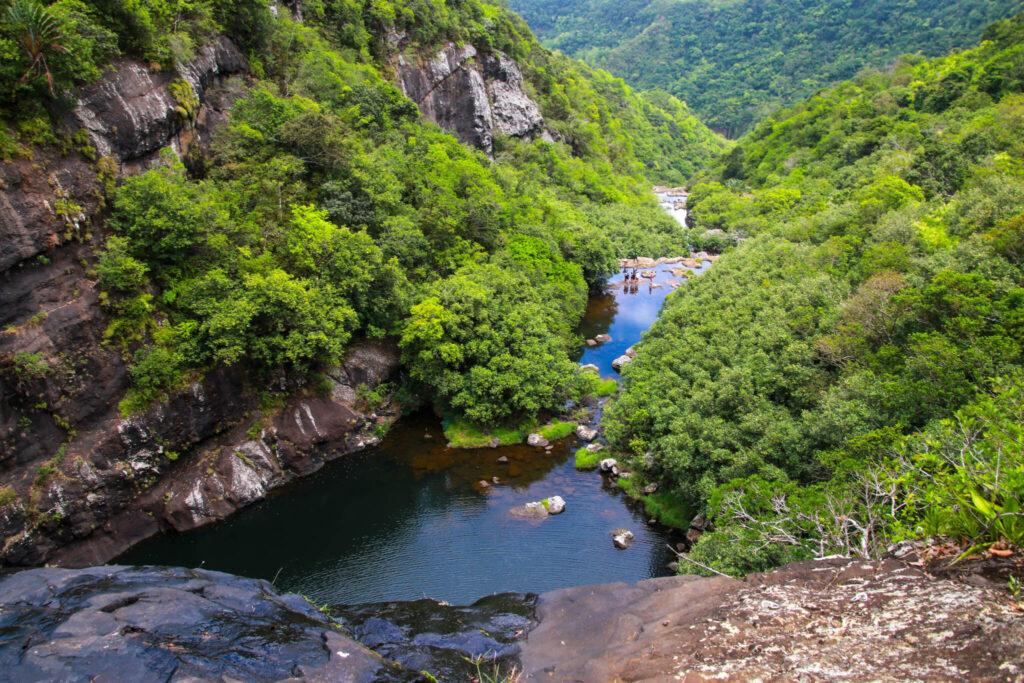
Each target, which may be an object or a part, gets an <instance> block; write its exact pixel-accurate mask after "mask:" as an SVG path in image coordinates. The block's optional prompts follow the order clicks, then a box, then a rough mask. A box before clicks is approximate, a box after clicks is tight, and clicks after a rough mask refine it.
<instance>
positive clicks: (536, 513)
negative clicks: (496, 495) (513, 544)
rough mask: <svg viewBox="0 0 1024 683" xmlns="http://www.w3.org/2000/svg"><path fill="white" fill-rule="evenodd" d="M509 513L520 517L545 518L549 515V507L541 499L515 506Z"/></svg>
mask: <svg viewBox="0 0 1024 683" xmlns="http://www.w3.org/2000/svg"><path fill="white" fill-rule="evenodd" d="M508 513H509V514H510V515H511V516H513V517H518V518H519V519H545V518H546V517H547V516H548V511H547V508H545V507H544V505H543V503H541V502H540V501H539V500H537V501H534V502H532V503H526V504H524V505H519V506H517V507H514V508H512V509H511V510H509V511H508Z"/></svg>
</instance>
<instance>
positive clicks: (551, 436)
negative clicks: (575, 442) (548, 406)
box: [537, 420, 576, 441]
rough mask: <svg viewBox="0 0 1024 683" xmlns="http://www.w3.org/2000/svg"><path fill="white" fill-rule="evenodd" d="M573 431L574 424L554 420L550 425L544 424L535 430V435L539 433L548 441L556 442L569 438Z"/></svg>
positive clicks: (574, 429)
mask: <svg viewBox="0 0 1024 683" xmlns="http://www.w3.org/2000/svg"><path fill="white" fill-rule="evenodd" d="M575 431H576V423H575V422H562V421H560V420H555V421H554V422H552V423H550V424H546V425H544V426H543V427H540V428H539V429H538V430H537V433H539V434H540V435H541V436H543V437H544V438H545V439H547V440H548V441H558V440H559V439H564V438H565V437H567V436H569V435H570V434H572V433H574V432H575Z"/></svg>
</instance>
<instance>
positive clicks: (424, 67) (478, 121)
mask: <svg viewBox="0 0 1024 683" xmlns="http://www.w3.org/2000/svg"><path fill="white" fill-rule="evenodd" d="M395 70H396V72H397V74H398V82H399V87H400V88H401V89H402V92H403V93H404V94H405V95H406V96H407V97H409V98H410V99H411V100H413V101H414V102H415V103H416V104H417V105H418V106H419V108H420V112H421V113H422V114H423V116H424V118H426V119H427V120H429V121H432V122H434V123H436V124H437V125H438V126H440V127H441V128H443V129H444V130H446V131H448V132H449V133H451V134H453V135H454V136H455V137H457V138H458V139H459V140H460V141H462V142H464V143H466V144H468V145H472V146H474V147H476V148H477V149H480V150H482V151H484V152H485V153H487V154H488V155H490V154H492V153H493V151H494V145H493V143H494V136H495V135H509V136H512V137H517V138H525V139H534V138H537V137H541V136H542V135H544V134H545V131H544V119H543V117H542V116H541V114H540V108H539V107H538V106H537V103H536V102H534V101H533V100H532V99H530V96H529V95H527V94H526V91H525V90H523V75H522V73H521V72H520V71H519V67H518V65H516V63H515V62H514V61H513V60H512V59H510V58H509V57H508V56H506V55H504V54H502V53H501V52H495V53H492V54H485V55H481V54H478V52H477V50H476V48H475V47H473V46H472V45H469V44H466V45H463V46H462V47H458V46H456V45H455V44H454V43H449V44H448V45H447V46H446V47H445V48H444V49H443V50H441V51H440V52H438V53H437V54H436V55H435V56H434V57H433V58H432V59H430V60H429V61H426V62H423V63H422V64H414V63H412V62H410V61H409V60H408V59H407V58H406V57H405V56H404V55H398V57H396V59H395Z"/></svg>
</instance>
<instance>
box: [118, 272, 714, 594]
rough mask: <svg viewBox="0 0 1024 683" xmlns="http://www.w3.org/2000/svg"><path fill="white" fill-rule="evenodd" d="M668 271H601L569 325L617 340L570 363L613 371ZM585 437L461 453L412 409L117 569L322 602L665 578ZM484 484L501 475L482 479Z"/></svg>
mask: <svg viewBox="0 0 1024 683" xmlns="http://www.w3.org/2000/svg"><path fill="white" fill-rule="evenodd" d="M708 265H709V263H707V262H705V263H704V267H705V268H706V267H707V266H708ZM673 267H674V266H671V265H663V266H658V267H656V268H655V270H656V271H657V276H656V278H655V279H654V282H653V284H652V283H649V282H648V281H647V280H641V282H640V283H639V285H637V286H633V287H629V286H624V275H623V274H622V273H618V274H616V275H614V276H613V277H611V278H609V281H608V285H607V288H606V290H605V292H604V293H603V294H602V295H600V296H596V297H593V298H592V299H591V300H590V302H589V304H588V307H587V311H586V314H585V317H584V319H583V321H582V323H581V326H580V333H581V334H582V335H583V336H584V337H585V338H593V337H594V336H596V335H598V334H608V335H610V336H611V338H612V341H610V342H607V343H604V344H600V345H598V346H595V347H584V348H582V349H581V351H580V353H579V358H578V360H579V362H580V363H584V364H586V363H593V364H595V365H597V366H598V368H600V373H601V375H602V377H617V374H616V373H615V371H614V370H613V369H612V367H611V362H612V360H614V359H615V358H616V357H618V356H620V355H622V354H623V353H624V352H625V350H626V349H627V348H628V347H629V346H631V345H633V344H635V343H636V342H638V341H639V340H640V337H641V335H642V333H643V332H644V331H645V330H646V329H647V328H648V327H650V325H651V323H653V322H654V320H655V319H656V318H657V316H658V313H659V311H660V310H661V306H662V303H663V302H664V300H665V297H666V296H667V295H668V293H669V292H671V291H672V290H671V287H669V286H667V285H665V284H663V283H665V282H666V281H667V280H670V279H671V278H672V275H671V273H669V269H671V268H673ZM659 284H660V285H662V286H660V287H659V286H655V285H659ZM581 445H582V444H580V443H579V442H578V441H577V440H576V439H575V438H573V437H570V438H569V439H566V440H563V441H561V442H558V443H557V444H556V445H555V448H554V449H553V450H552V451H551V452H550V453H548V452H545V451H544V450H543V449H538V448H530V447H528V446H525V445H523V446H513V447H504V448H495V449H492V448H484V449H473V450H456V449H451V448H448V447H447V445H446V444H445V440H444V437H443V434H442V431H441V425H440V423H439V421H438V420H437V419H436V418H435V417H434V416H433V415H431V414H429V413H426V412H424V413H420V414H417V415H413V416H410V417H407V418H403V419H402V420H401V421H399V422H398V423H397V424H396V425H395V427H394V428H393V429H392V430H391V432H390V433H389V434H388V435H387V436H386V437H385V439H384V441H383V442H382V444H381V445H380V446H379V447H377V448H375V449H372V450H370V451H367V452H364V453H360V454H356V455H351V456H347V457H345V458H342V459H340V460H338V461H335V462H333V463H330V464H328V465H327V466H325V467H324V468H323V469H322V470H321V471H320V472H318V473H316V474H314V475H312V476H310V477H308V478H305V479H302V480H298V481H296V482H294V483H293V484H291V485H290V486H288V487H285V488H283V489H280V490H278V491H275V492H273V493H271V495H270V496H268V498H267V499H266V500H264V501H262V502H260V503H258V504H256V505H253V506H252V507H249V508H247V509H245V510H242V511H240V512H239V513H237V514H236V515H234V516H232V517H231V518H229V519H227V520H225V521H223V522H220V523H218V524H215V525H212V526H210V527H206V528H203V529H198V530H196V531H192V532H188V533H185V534H165V535H161V536H157V537H154V538H152V539H150V540H148V541H145V542H143V543H141V544H140V545H138V546H136V547H135V548H133V549H131V550H130V551H128V552H127V553H125V554H124V555H122V556H121V557H119V558H117V562H118V563H127V564H158V565H159V564H166V565H176V566H191V567H198V566H202V567H204V568H206V569H215V570H219V571H225V572H230V573H234V574H240V575H243V576H250V577H258V578H264V579H268V580H273V581H275V583H276V585H277V586H278V587H279V588H282V589H284V590H287V591H293V592H298V593H302V594H303V595H306V596H307V597H308V598H310V599H312V600H313V601H314V602H317V603H321V604H322V603H329V604H332V605H340V604H348V605H352V604H358V603H371V602H382V601H399V600H415V599H418V598H422V597H430V598H434V599H436V600H443V601H447V602H450V603H454V604H468V603H470V602H472V601H474V600H477V599H478V598H481V597H484V596H487V595H490V594H493V593H497V592H504V591H517V592H524V593H525V592H543V591H548V590H552V589H555V588H562V587H566V586H577V585H584V584H589V583H603V582H609V581H626V582H636V581H639V580H642V579H646V578H650V577H654V576H663V575H666V574H669V573H670V571H669V570H668V569H667V567H666V565H667V564H668V562H670V561H671V560H672V559H674V558H673V556H672V553H671V551H670V550H669V549H668V544H670V543H672V542H674V540H676V539H674V538H673V536H672V534H671V533H670V531H669V530H666V529H664V528H662V527H660V526H658V525H652V524H648V523H647V520H646V519H645V516H644V515H643V513H642V510H639V509H638V508H637V507H636V506H635V505H631V504H629V503H628V502H627V501H626V499H625V497H624V496H623V495H622V494H621V493H620V492H619V491H618V490H617V489H616V488H615V487H614V484H612V483H611V482H610V481H608V480H607V479H606V478H605V477H602V476H601V475H600V474H597V473H596V472H578V471H576V469H575V468H574V466H573V453H574V452H575V450H576V449H577V448H579V447H580V446H581ZM502 456H504V457H505V458H507V459H508V462H507V463H506V462H499V461H498V459H499V458H501V457H502ZM492 477H498V480H499V482H500V483H499V484H497V485H495V486H492V487H489V488H486V489H482V488H480V487H479V485H478V482H479V481H480V480H487V481H490V480H491V479H492ZM552 495H561V496H562V497H563V498H564V499H565V501H566V510H565V512H564V513H562V514H561V515H557V516H551V517H549V518H547V519H543V520H523V519H516V518H512V517H510V516H509V514H508V510H509V509H510V508H512V507H515V506H517V505H521V504H523V503H525V502H528V501H534V500H540V499H542V498H546V497H548V496H552ZM620 528H623V529H629V530H631V531H632V532H633V533H634V535H635V536H636V541H635V542H634V544H633V545H632V546H631V547H630V548H628V549H626V550H619V549H616V548H615V547H614V546H613V544H612V533H611V532H612V530H614V529H620Z"/></svg>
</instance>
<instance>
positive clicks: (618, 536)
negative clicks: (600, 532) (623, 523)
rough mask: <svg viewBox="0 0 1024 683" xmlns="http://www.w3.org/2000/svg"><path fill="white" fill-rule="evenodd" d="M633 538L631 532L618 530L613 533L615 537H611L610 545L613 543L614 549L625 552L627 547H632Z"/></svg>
mask: <svg viewBox="0 0 1024 683" xmlns="http://www.w3.org/2000/svg"><path fill="white" fill-rule="evenodd" d="M633 538H634V537H633V532H632V531H626V530H625V529H619V530H617V531H616V532H615V535H614V536H612V543H614V544H615V547H616V548H618V549H619V550H625V549H626V548H628V547H629V546H631V545H633Z"/></svg>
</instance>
